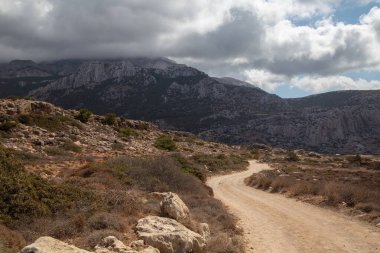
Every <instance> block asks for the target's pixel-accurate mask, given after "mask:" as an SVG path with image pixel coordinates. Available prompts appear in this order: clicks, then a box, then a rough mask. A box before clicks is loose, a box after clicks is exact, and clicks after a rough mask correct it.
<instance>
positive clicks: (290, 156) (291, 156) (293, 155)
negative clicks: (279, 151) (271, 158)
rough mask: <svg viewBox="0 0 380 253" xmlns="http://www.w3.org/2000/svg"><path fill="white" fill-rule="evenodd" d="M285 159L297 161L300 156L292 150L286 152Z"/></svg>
mask: <svg viewBox="0 0 380 253" xmlns="http://www.w3.org/2000/svg"><path fill="white" fill-rule="evenodd" d="M286 160H287V161H289V162H298V161H299V160H300V158H299V157H298V155H297V154H296V153H295V152H294V151H289V152H288V154H287V157H286Z"/></svg>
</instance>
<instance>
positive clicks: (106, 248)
mask: <svg viewBox="0 0 380 253" xmlns="http://www.w3.org/2000/svg"><path fill="white" fill-rule="evenodd" d="M95 253H160V251H159V250H158V249H156V248H153V247H151V246H146V245H145V244H144V241H142V240H139V241H134V242H132V243H131V244H130V246H126V245H125V244H124V243H123V242H121V241H120V240H118V239H117V238H116V237H114V236H108V237H106V238H104V239H103V241H102V242H101V243H100V244H98V245H97V246H96V247H95Z"/></svg>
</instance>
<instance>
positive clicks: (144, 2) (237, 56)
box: [0, 0, 380, 77]
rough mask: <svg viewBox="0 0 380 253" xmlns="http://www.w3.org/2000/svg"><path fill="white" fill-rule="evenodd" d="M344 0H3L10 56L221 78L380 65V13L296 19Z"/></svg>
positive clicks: (0, 9) (2, 26)
mask: <svg viewBox="0 0 380 253" xmlns="http://www.w3.org/2000/svg"><path fill="white" fill-rule="evenodd" d="M253 2H254V3H253ZM339 2H340V1H335V0H308V1H301V0H299V1H290V0H283V1H273V4H272V5H269V4H268V3H267V2H266V1H264V0H257V1H248V0H236V1H229V0H219V1H216V0H210V1H203V0H193V1H181V0H166V1H155V0H128V1H126V0H109V1H104V0H23V1H16V0H0V61H9V60H12V59H16V58H17V59H32V60H37V61H40V60H55V59H64V58H112V57H129V56H166V57H171V58H173V59H177V60H179V61H181V62H184V63H188V64H192V65H194V66H196V67H200V68H201V69H203V70H205V71H210V72H211V73H215V74H217V75H223V73H224V74H225V75H228V74H230V73H232V74H233V73H235V74H234V75H235V76H237V75H243V74H242V73H244V71H245V70H249V69H265V70H267V71H270V72H271V73H273V74H278V75H285V76H288V77H293V76H296V75H308V74H313V75H314V74H321V75H326V74H329V75H330V74H337V73H341V72H344V71H347V70H352V69H362V68H370V67H375V68H378V67H379V62H380V57H379V56H376V54H374V52H376V50H377V51H378V49H379V38H377V39H376V38H374V37H376V36H373V33H374V31H379V23H380V22H379V20H378V19H376V17H377V15H376V14H377V13H378V12H376V13H372V15H371V16H369V17H368V18H367V20H366V21H363V22H362V23H360V24H357V25H342V24H340V25H338V24H331V23H328V22H327V21H326V22H325V23H321V24H318V25H316V26H315V27H309V26H307V27H299V26H295V25H293V23H292V22H291V21H290V19H289V18H288V16H291V17H294V16H296V15H297V13H300V12H301V11H304V10H308V9H312V10H314V11H311V13H314V12H315V11H317V10H320V9H321V10H322V9H323V10H324V11H325V12H326V13H328V9H326V8H327V7H328V6H336V5H337V3H339ZM326 6H327V7H326ZM284 8H288V9H285V10H284ZM313 8H314V9H313ZM375 11H376V10H375ZM284 13H287V14H286V15H288V16H286V15H285V14H284ZM310 15H311V14H310ZM377 55H378V54H377ZM236 73H238V74H236Z"/></svg>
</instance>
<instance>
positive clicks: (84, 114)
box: [75, 108, 92, 123]
mask: <svg viewBox="0 0 380 253" xmlns="http://www.w3.org/2000/svg"><path fill="white" fill-rule="evenodd" d="M91 115H92V112H91V111H89V110H88V109H86V108H82V109H80V110H79V112H78V114H77V115H76V116H75V119H77V120H79V121H81V122H82V123H87V122H88V121H89V119H90V118H91Z"/></svg>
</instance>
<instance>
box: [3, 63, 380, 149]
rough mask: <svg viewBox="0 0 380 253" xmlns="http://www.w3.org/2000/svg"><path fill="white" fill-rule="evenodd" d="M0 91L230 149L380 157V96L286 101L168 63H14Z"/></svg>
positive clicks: (5, 71) (367, 93) (368, 94)
mask: <svg viewBox="0 0 380 253" xmlns="http://www.w3.org/2000/svg"><path fill="white" fill-rule="evenodd" d="M0 88H1V89H0V96H2V97H6V96H11V95H17V96H33V97H35V98H38V99H41V100H46V101H50V102H53V103H55V104H57V105H60V106H62V107H64V108H76V109H79V108H82V107H85V108H89V109H91V110H92V111H94V112H96V113H100V114H104V113H107V112H114V113H116V114H118V115H120V116H126V117H128V118H132V119H139V120H145V121H150V122H154V123H156V124H158V125H159V126H160V127H161V128H164V129H172V130H180V131H188V132H192V133H194V134H197V135H198V136H200V137H203V138H205V139H210V140H217V141H222V142H225V143H232V144H248V145H249V144H253V143H264V144H270V145H272V146H278V147H285V148H304V149H310V150H316V151H319V152H329V153H380V144H379V143H380V137H379V136H380V99H379V98H380V91H344V92H343V91H342V92H331V93H326V94H320V95H316V96H310V97H305V98H301V99H282V98H280V97H278V96H275V95H272V94H268V93H266V92H264V91H263V90H261V89H258V88H256V87H254V86H252V85H250V84H247V83H244V82H241V81H238V80H234V79H231V78H213V77H210V76H208V75H207V74H205V73H203V72H201V71H198V70H197V69H194V68H191V67H188V66H185V65H181V64H177V63H175V62H173V61H170V60H168V59H164V58H155V59H148V58H143V59H142V58H133V59H120V60H77V61H58V62H52V63H41V64H36V63H34V62H31V61H13V62H11V63H9V64H6V65H3V66H1V67H0Z"/></svg>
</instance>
